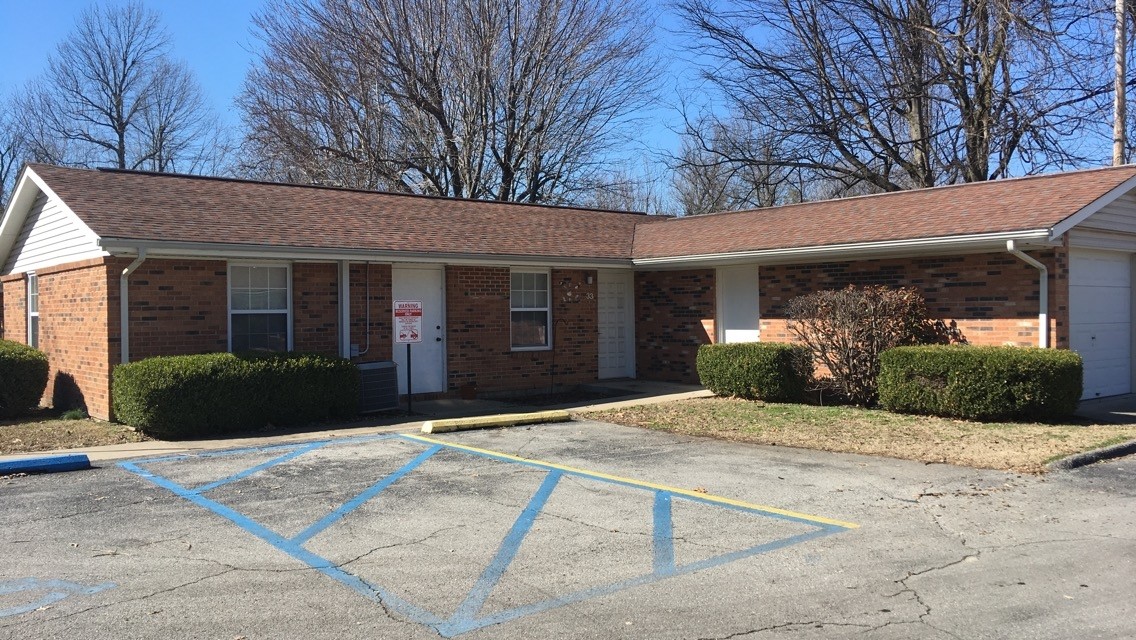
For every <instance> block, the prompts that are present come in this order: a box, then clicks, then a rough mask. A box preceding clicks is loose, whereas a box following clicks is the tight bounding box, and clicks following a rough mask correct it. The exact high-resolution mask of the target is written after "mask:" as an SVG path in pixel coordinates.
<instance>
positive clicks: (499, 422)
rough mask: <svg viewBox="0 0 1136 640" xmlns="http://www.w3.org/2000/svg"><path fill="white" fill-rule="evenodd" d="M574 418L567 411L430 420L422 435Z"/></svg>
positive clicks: (423, 424)
mask: <svg viewBox="0 0 1136 640" xmlns="http://www.w3.org/2000/svg"><path fill="white" fill-rule="evenodd" d="M571 419H572V416H571V415H569V414H568V412H567V411H563V410H557V411H537V412H535V413H502V414H499V415H495V416H478V417H475V418H449V419H446V420H428V421H426V422H424V423H422V433H446V432H447V431H464V430H466V429H485V428H488V427H513V426H516V425H519V424H537V423H540V422H568V421H569V420H571Z"/></svg>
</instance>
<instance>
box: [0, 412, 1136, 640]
mask: <svg viewBox="0 0 1136 640" xmlns="http://www.w3.org/2000/svg"><path fill="white" fill-rule="evenodd" d="M438 439H439V440H444V441H446V442H451V443H459V444H462V445H467V446H472V447H478V448H482V449H488V450H493V451H497V452H502V453H505V454H511V455H520V456H524V457H526V458H530V459H538V460H543V461H546V462H549V463H553V464H555V465H565V466H568V467H574V468H580V469H587V470H591V471H594V472H598V473H602V474H610V475H613V476H619V477H623V478H631V479H635V480H640V481H644V482H649V483H654V484H657V485H665V486H669V487H676V488H679V489H685V490H688V491H693V492H696V493H697V494H707V495H716V496H722V497H725V498H729V499H732V500H737V501H745V502H748V503H755V504H760V505H768V506H771V507H775V508H777V509H782V510H788V511H792V512H799V513H803V514H811V515H814V516H818V517H822V518H829V519H834V520H840V521H847V522H852V523H856V524H858V525H859V528H856V529H849V530H839V531H834V532H832V533H830V534H829V535H824V536H823V537H815V538H808V539H800V541H797V542H794V543H791V544H786V545H785V546H780V547H778V546H776V545H773V546H770V547H769V549H768V550H766V551H763V552H761V553H758V554H755V555H748V556H744V557H740V558H739V559H736V560H732V561H729V562H723V563H721V564H714V565H712V566H708V568H705V569H701V570H697V571H692V572H689V573H682V572H675V573H674V574H673V575H667V576H663V577H660V578H657V579H656V578H651V579H647V580H639V581H636V580H637V579H638V578H637V577H638V576H642V575H644V573H647V574H650V572H651V570H652V563H654V566H655V568H656V571H657V570H658V567H659V566H660V562H662V563H663V564H664V565H665V560H666V554H665V553H664V554H663V555H662V557H663V558H664V559H663V560H660V557H661V556H660V551H659V549H660V548H663V549H668V550H670V553H671V554H672V555H673V558H672V559H671V560H672V561H673V563H674V566H678V567H682V566H693V565H692V563H698V562H700V561H704V560H706V559H707V558H716V557H723V556H727V555H729V554H730V553H732V552H736V551H738V550H739V549H744V548H747V547H751V546H753V545H755V544H759V543H768V542H771V541H778V540H795V539H796V538H793V536H796V535H799V534H800V533H801V532H802V531H805V530H808V529H809V528H810V527H809V523H808V522H802V521H794V520H791V519H784V518H780V519H779V518H776V517H755V516H754V515H753V514H751V513H744V512H739V511H737V510H731V509H725V508H720V507H715V506H713V505H706V504H700V503H697V502H694V501H684V500H679V499H676V500H674V506H673V531H670V530H668V534H667V536H666V537H667V538H668V540H669V542H667V543H666V546H663V547H660V545H661V544H662V543H661V542H660V533H659V529H658V526H657V522H658V517H659V516H658V509H659V503H658V502H657V501H656V502H655V504H654V507H652V502H651V497H650V496H651V495H653V494H652V493H651V492H650V491H644V490H643V489H642V488H638V487H634V486H624V485H619V484H612V483H604V482H596V481H593V480H591V479H588V478H586V477H580V476H573V475H570V474H565V475H564V476H563V478H561V479H560V481H559V483H558V484H556V485H555V490H554V491H552V492H551V493H550V494H549V495H547V496H545V497H546V498H547V502H545V503H541V505H540V509H538V510H536V511H534V513H535V516H534V517H533V519H532V522H531V525H532V526H531V530H530V531H527V532H526V533H525V535H524V536H523V542H520V543H519V545H518V546H517V548H516V549H514V552H515V553H514V555H512V556H510V557H509V562H508V563H507V569H504V568H503V569H502V571H501V572H499V575H495V581H494V580H489V582H491V583H492V584H491V587H492V588H484V589H482V591H484V593H483V594H482V596H483V597H482V598H480V599H476V600H477V605H479V606H483V608H482V609H481V612H482V614H481V615H484V616H498V618H499V619H500V620H501V621H500V622H495V623H489V624H485V625H484V626H481V627H476V628H468V629H467V628H466V627H447V626H445V625H441V624H427V623H423V621H422V619H415V616H414V615H408V614H407V610H408V609H407V608H406V607H400V606H398V604H397V602H395V603H393V604H392V602H390V601H387V600H389V598H388V599H384V597H381V594H380V592H379V591H377V590H372V591H370V592H368V593H362V592H360V591H358V590H356V589H352V588H349V586H346V584H345V583H344V582H342V581H337V580H335V579H332V578H331V577H329V572H333V571H340V572H343V573H344V574H345V575H350V576H357V577H358V578H359V579H360V580H362V581H364V583H365V584H367V585H377V586H381V587H382V588H383V589H384V591H382V592H381V593H382V594H387V595H388V596H390V597H395V598H397V599H399V601H402V602H410V603H413V604H414V606H415V607H418V608H420V609H421V610H423V611H428V612H436V613H439V614H440V615H449V613H450V612H453V611H455V610H461V609H462V607H469V606H471V605H469V604H468V603H469V597H470V596H469V594H471V593H477V592H478V589H479V588H480V587H481V586H484V585H483V583H485V582H486V581H487V578H486V575H489V574H490V573H492V572H487V570H486V567H487V566H492V565H493V563H494V562H495V561H496V560H499V559H500V556H501V549H502V548H503V547H504V546H506V545H504V544H503V542H502V541H503V539H505V538H506V537H507V535H508V534H510V532H511V531H515V530H516V528H517V526H518V525H517V523H518V522H520V521H522V520H523V519H524V516H523V514H524V510H525V509H526V505H529V506H530V508H531V505H532V504H533V502H532V501H533V500H534V492H537V493H538V494H539V493H540V492H539V491H538V487H540V486H543V485H541V482H542V480H544V481H545V482H547V480H546V479H547V477H548V470H547V469H541V468H534V467H531V466H525V465H521V464H510V463H506V462H502V461H500V460H494V459H489V458H485V457H478V456H471V455H466V454H464V453H463V452H461V451H458V450H454V449H442V450H441V451H440V452H438V453H437V454H436V455H434V456H433V457H431V458H430V459H429V460H427V461H426V462H424V463H422V465H421V467H419V468H416V469H414V470H413V471H412V472H410V473H408V474H407V475H405V476H404V477H401V478H400V479H399V480H397V481H396V482H394V483H393V484H391V485H390V486H389V487H388V488H386V489H385V490H383V491H382V492H381V493H379V494H378V495H377V497H375V498H373V499H371V500H367V501H364V502H363V503H362V504H361V505H360V506H359V507H358V509H356V510H354V511H351V512H350V513H348V514H346V515H345V516H344V517H343V518H342V519H341V520H339V521H337V522H335V523H334V524H333V525H332V526H329V527H327V528H326V530H322V531H320V532H319V533H318V535H313V536H312V537H310V539H307V538H305V540H306V542H305V543H304V548H305V549H306V550H307V551H310V552H311V553H314V554H318V555H319V556H320V557H322V558H326V559H327V560H328V562H329V563H330V565H329V567H328V568H325V570H323V571H321V570H319V569H317V568H313V566H312V565H311V564H310V563H306V562H304V561H301V560H299V559H297V557H296V556H295V555H289V554H288V553H285V552H282V551H281V548H278V547H276V546H273V545H272V544H269V543H268V542H266V541H265V539H262V538H260V537H257V536H256V535H253V534H251V533H250V531H249V530H248V529H243V528H241V527H239V526H237V524H235V523H234V522H233V521H232V520H230V519H226V518H225V517H221V516H220V515H219V514H218V513H217V512H214V511H210V510H209V509H207V508H203V507H202V506H201V505H200V504H195V503H193V502H191V501H190V500H187V499H185V498H183V497H180V496H178V495H175V494H174V493H172V492H171V491H169V490H167V489H165V488H162V487H160V486H157V485H156V484H154V483H153V482H150V481H148V480H147V479H146V478H144V477H140V476H139V475H136V474H134V473H130V472H129V471H127V470H125V469H122V468H119V467H117V466H109V465H108V466H105V467H103V468H99V469H95V470H91V471H86V472H75V473H66V474H56V475H44V476H26V477H12V478H6V479H0V541H2V544H3V548H4V550H5V552H4V561H3V563H2V564H0V638H21V639H25V638H76V637H78V638H124V637H129V638H171V637H174V638H219V639H224V640H238V639H245V640H252V639H254V638H355V637H358V638H364V637H367V638H371V637H384V638H437V637H439V630H441V631H443V632H445V633H447V634H449V635H451V636H454V637H460V638H479V639H480V638H505V639H510V638H532V637H558V638H683V639H719V638H782V637H785V638H848V637H864V638H884V639H887V638H927V639H937V638H968V639H969V638H1071V637H1078V638H1131V637H1132V636H1133V623H1132V620H1133V619H1134V614H1136V486H1134V483H1136V475H1134V474H1133V473H1132V472H1133V471H1136V460H1134V459H1132V458H1129V459H1128V460H1119V461H1113V462H1111V463H1104V464H1103V466H1096V465H1094V466H1092V467H1087V468H1083V469H1079V470H1074V471H1069V472H1057V473H1052V474H1049V475H1047V476H1042V477H1035V476H1023V475H1017V474H1009V473H1003V472H997V471H988V470H975V469H967V468H960V467H952V466H947V465H927V464H922V463H915V462H908V461H900V460H890V459H885V458H873V457H864V456H854V455H841V454H829V453H820V452H811V451H804V450H796V449H788V448H778V447H759V446H752V445H744V444H735V443H729V442H721V441H712V440H702V439H693V438H686V437H678V436H674V435H670V434H661V433H652V432H647V431H643V430H638V429H630V428H624V427H617V426H613V425H607V424H602V423H595V422H573V423H565V424H553V425H541V426H534V427H530V428H523V427H520V428H512V429H500V430H492V431H474V432H464V433H457V434H448V435H446V436H443V437H440V438H438ZM421 451H422V445H416V444H415V443H411V442H406V441H392V440H383V441H374V442H359V443H353V444H350V445H346V444H345V445H333V446H328V447H325V448H323V449H317V450H314V451H311V452H310V453H304V454H303V455H301V456H298V457H296V458H295V459H292V460H289V461H287V462H286V463H282V464H279V465H277V466H272V467H269V468H266V469H264V470H263V471H260V472H258V473H256V474H252V475H250V476H248V477H245V478H243V479H240V480H238V481H233V482H230V483H227V484H224V485H222V486H218V487H217V488H215V489H212V490H210V491H209V492H208V493H207V494H205V495H206V496H207V497H208V498H209V499H210V500H213V501H215V502H216V503H218V504H223V505H225V506H226V507H229V508H232V509H233V510H235V511H237V512H239V513H240V514H242V515H243V516H245V517H247V518H248V519H250V521H253V522H256V523H259V524H260V525H263V526H264V527H265V528H267V529H269V530H271V531H272V532H275V533H277V534H279V535H280V536H282V538H285V539H289V538H294V537H296V536H300V537H303V534H302V532H304V531H305V530H306V529H305V528H306V527H309V525H311V524H312V523H313V522H316V521H319V520H320V519H321V518H325V517H326V516H327V515H328V514H329V513H333V512H334V511H335V510H336V509H337V508H338V507H339V505H342V504H343V503H344V502H346V501H348V500H350V499H351V498H352V497H354V496H356V495H358V494H359V493H360V492H361V491H363V490H365V489H367V487H368V486H371V485H372V484H373V483H375V481H376V480H378V479H380V478H382V477H384V476H385V475H387V474H389V473H391V472H392V471H394V470H396V469H398V468H399V467H400V466H401V465H403V464H405V463H406V462H407V460H409V459H410V458H411V457H413V456H414V455H416V454H417V453H420V452H421ZM275 455H278V453H267V452H262V453H249V454H246V455H241V456H230V457H217V458H198V459H190V460H186V461H182V462H177V461H172V462H164V463H157V464H153V465H149V466H148V467H147V469H148V470H150V471H153V472H154V473H156V474H161V475H162V476H163V477H165V478H168V479H170V480H171V481H173V482H176V483H179V484H180V485H181V486H185V487H192V486H200V485H202V484H206V483H210V482H214V481H216V480H218V479H219V478H224V477H226V476H231V475H232V474H234V473H238V472H240V471H241V470H243V469H247V468H249V467H251V466H253V465H256V464H260V463H262V462H265V461H266V460H270V459H271V458H273V457H274V456H275ZM667 507H668V508H670V504H669V503H668V505H667ZM652 508H654V509H655V512H654V518H655V520H654V522H655V524H654V525H653V520H652V513H653V512H652ZM519 516H520V518H519ZM511 528H512V529H511ZM108 584H109V585H113V586H109V587H106V586H105V585H108ZM611 584H616V585H621V584H626V585H630V586H626V587H625V588H617V589H614V590H611V589H607V587H606V586H607V585H611ZM5 585H7V587H6V586H5ZM60 585H62V586H60ZM68 585H73V587H69V586H68ZM96 587H99V588H96ZM69 589H70V590H69ZM83 589H86V591H84V590H83ZM100 589H101V590H100ZM572 594H577V595H578V594H584V595H585V596H586V597H578V598H575V599H572V598H569V597H568V596H570V595H572ZM558 599H559V600H558ZM560 600H565V602H563V603H561V602H560ZM569 600H570V601H569ZM533 603H553V604H552V605H548V606H545V607H544V608H540V607H533ZM526 607H529V608H528V609H526ZM537 609H539V610H537ZM415 610H417V609H415ZM518 611H519V612H520V613H519V614H515V613H513V612H518ZM419 618H421V616H419ZM498 618H494V620H497V619H498ZM491 622H492V621H491Z"/></svg>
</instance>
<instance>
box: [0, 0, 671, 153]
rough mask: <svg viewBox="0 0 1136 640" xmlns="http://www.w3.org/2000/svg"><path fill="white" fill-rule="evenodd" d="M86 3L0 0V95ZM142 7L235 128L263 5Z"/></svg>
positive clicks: (173, 0) (171, 1) (27, 73)
mask: <svg viewBox="0 0 1136 640" xmlns="http://www.w3.org/2000/svg"><path fill="white" fill-rule="evenodd" d="M649 1H651V0H649ZM91 4H92V1H91V0H42V1H40V2H17V1H16V0H3V2H0V60H3V61H4V62H3V63H2V64H0V96H5V95H9V94H11V93H12V92H13V91H17V90H18V89H19V88H20V87H22V86H23V85H24V84H25V83H26V82H27V81H28V80H29V79H31V78H33V77H35V76H37V75H39V74H40V73H42V72H43V71H44V69H45V68H46V66H47V57H48V55H49V54H50V53H51V52H52V51H53V50H54V49H55V47H56V45H57V44H58V43H59V42H60V41H61V40H62V39H63V38H64V37H66V36H67V34H68V33H69V32H70V31H71V30H72V28H73V27H74V25H75V20H76V18H77V17H78V15H79V13H80V12H81V11H82V10H83V9H84V8H86V7H87V6H89V5H91ZM144 4H145V5H146V6H147V7H148V8H150V9H153V10H156V11H157V12H158V13H159V14H160V15H161V17H162V22H163V24H164V25H165V27H166V28H167V29H168V30H169V32H170V35H171V36H172V40H173V54H174V56H175V57H177V58H180V59H182V60H184V61H186V63H188V64H189V67H190V69H192V70H193V71H194V72H195V73H196V74H197V78H198V81H199V82H200V83H201V85H202V87H203V88H204V90H205V93H206V96H207V98H208V99H209V101H210V102H211V104H212V106H213V107H214V108H215V109H216V110H217V112H218V113H219V114H220V115H221V116H222V118H223V119H224V120H225V121H226V122H228V123H230V124H232V125H234V126H236V125H237V124H239V122H240V115H239V112H238V111H237V109H236V107H234V105H233V99H234V97H235V96H236V95H237V93H238V92H239V91H240V89H241V83H242V82H243V80H244V76H245V71H246V70H247V69H248V66H249V64H250V63H251V61H252V60H253V59H254V57H255V55H254V53H255V50H256V48H257V46H258V45H259V42H258V41H257V39H256V38H255V37H254V35H253V34H252V16H253V14H254V13H256V12H257V11H259V10H260V9H261V7H262V6H263V5H264V0H144ZM652 4H654V2H652ZM661 4H662V3H661V2H659V5H661ZM656 19H657V20H658V21H659V22H660V24H661V25H663V26H664V27H665V26H667V25H669V24H672V21H671V20H670V19H669V16H668V15H667V12H666V11H664V10H660V11H658V12H657V17H656ZM659 37H660V38H662V39H665V40H670V39H671V38H670V37H669V36H668V35H667V33H666V31H665V30H664V29H660V31H659ZM671 44H673V43H671ZM664 49H665V50H666V52H667V55H666V58H665V59H666V61H667V62H666V63H667V64H668V65H669V66H670V67H671V69H670V71H671V77H675V75H674V74H679V75H681V74H683V73H685V72H688V71H689V68H688V67H686V66H685V65H684V64H683V63H682V62H681V60H680V59H679V58H678V57H677V56H676V55H675V48H674V47H671V46H666V47H665V48H664V47H660V50H664ZM675 84H676V80H669V81H667V82H665V83H664V87H665V90H666V92H667V95H665V96H664V99H665V100H666V101H667V103H668V104H670V103H674V102H675V101H676V100H675V98H674V97H673V96H674V95H675V94H674V89H675ZM643 117H644V119H645V121H646V126H644V127H643V128H642V134H641V135H642V138H641V142H642V143H643V144H644V145H645V146H646V147H647V148H650V149H652V150H674V149H675V148H676V147H677V145H678V138H677V136H675V135H673V134H672V133H671V132H670V131H669V130H668V128H667V125H668V124H672V125H673V124H674V121H675V120H676V119H677V118H678V115H677V112H675V111H674V110H673V109H671V108H669V107H660V108H658V109H654V110H651V111H649V112H646V113H644V114H643Z"/></svg>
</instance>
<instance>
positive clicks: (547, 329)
mask: <svg viewBox="0 0 1136 640" xmlns="http://www.w3.org/2000/svg"><path fill="white" fill-rule="evenodd" d="M514 273H541V274H544V275H545V277H546V278H547V279H546V282H547V283H548V298H547V302H548V306H547V307H514V306H513V274H514ZM514 311H545V312H546V313H547V315H546V316H545V317H546V318H547V320H546V325H545V330H544V331H545V335H546V336H548V344H547V345H543V346H539V347H514V346H513V312H514ZM553 326H554V324H553V322H552V269H532V268H517V267H514V268H511V269H509V349H510V351H552V349H553V345H552V327H553Z"/></svg>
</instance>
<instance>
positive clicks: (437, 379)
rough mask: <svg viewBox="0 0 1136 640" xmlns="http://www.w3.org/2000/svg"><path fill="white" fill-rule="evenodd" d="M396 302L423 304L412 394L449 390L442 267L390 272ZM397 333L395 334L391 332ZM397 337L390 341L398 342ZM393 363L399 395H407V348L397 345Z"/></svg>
mask: <svg viewBox="0 0 1136 640" xmlns="http://www.w3.org/2000/svg"><path fill="white" fill-rule="evenodd" d="M391 285H392V287H391V288H392V291H393V294H394V295H393V297H394V299H395V300H420V301H421V302H422V342H417V343H414V344H411V345H410V357H411V359H412V362H411V365H412V366H411V375H412V376H413V381H412V382H413V385H412V390H413V391H414V393H416V394H418V393H436V392H441V391H445V390H446V332H445V326H446V309H445V296H444V294H443V291H444V286H445V271H444V270H443V269H442V267H441V266H413V267H400V266H396V267H394V268H393V269H391ZM391 333H392V334H393V333H394V332H393V331H392V332H391ZM397 339H398V337H397V336H392V337H391V340H392V341H396V340H397ZM393 348H394V361H395V362H396V363H397V364H398V392H399V394H400V395H401V394H405V393H406V388H407V387H406V370H407V367H406V345H405V344H401V343H398V342H395V343H394V345H393Z"/></svg>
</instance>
